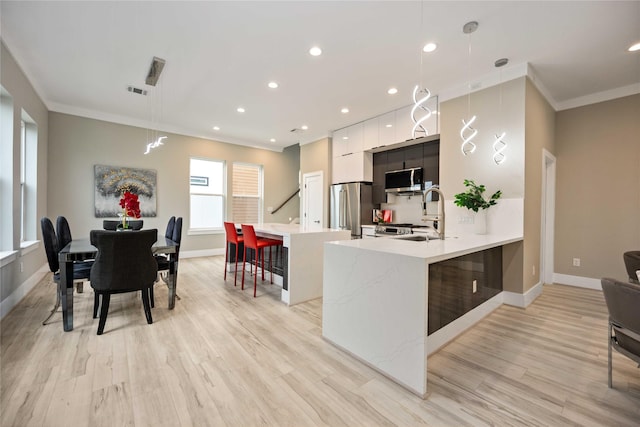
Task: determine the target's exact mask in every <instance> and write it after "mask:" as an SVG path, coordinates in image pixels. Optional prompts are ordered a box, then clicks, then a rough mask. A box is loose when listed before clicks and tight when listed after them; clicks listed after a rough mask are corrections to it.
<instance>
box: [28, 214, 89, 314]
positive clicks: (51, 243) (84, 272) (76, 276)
mask: <svg viewBox="0 0 640 427" xmlns="http://www.w3.org/2000/svg"><path fill="white" fill-rule="evenodd" d="M40 227H41V229H42V241H43V243H44V251H45V254H46V255H47V262H48V264H49V270H50V271H51V273H53V282H54V283H55V284H56V285H57V286H56V302H55V304H54V306H53V309H52V310H51V312H50V313H49V315H48V316H47V318H46V319H44V320H43V321H42V324H43V325H46V324H47V321H48V320H49V319H51V316H53V315H54V313H55V312H56V311H57V310H58V307H60V292H58V289H57V288H58V286H60V262H59V261H58V252H60V246H59V243H58V237H57V236H56V231H55V230H54V228H53V223H52V222H51V220H50V219H49V218H47V217H42V218H41V219H40ZM65 246H66V245H65ZM90 275H91V265H88V264H86V263H80V262H79V263H74V264H73V281H74V283H76V284H77V283H78V282H80V283H82V282H84V281H86V280H90Z"/></svg>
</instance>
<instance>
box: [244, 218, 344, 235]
mask: <svg viewBox="0 0 640 427" xmlns="http://www.w3.org/2000/svg"><path fill="white" fill-rule="evenodd" d="M235 225H236V228H238V229H240V227H241V224H235ZM251 225H253V228H254V230H256V232H257V233H268V234H273V235H275V236H283V237H284V236H291V235H292V234H313V233H337V232H341V231H344V230H336V229H333V228H313V227H311V228H305V227H304V226H302V224H280V223H275V222H267V223H263V224H251Z"/></svg>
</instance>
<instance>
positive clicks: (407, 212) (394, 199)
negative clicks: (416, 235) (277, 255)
mask: <svg viewBox="0 0 640 427" xmlns="http://www.w3.org/2000/svg"><path fill="white" fill-rule="evenodd" d="M387 201H388V203H381V205H380V206H381V208H382V209H391V210H392V211H393V222H394V223H396V224H399V223H408V224H426V225H432V224H431V221H427V222H426V223H424V222H422V196H421V195H420V194H416V195H415V196H397V195H393V194H388V195H387ZM427 212H429V214H430V215H431V214H434V215H435V214H437V213H438V202H427Z"/></svg>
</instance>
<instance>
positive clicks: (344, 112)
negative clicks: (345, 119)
mask: <svg viewBox="0 0 640 427" xmlns="http://www.w3.org/2000/svg"><path fill="white" fill-rule="evenodd" d="M340 112H341V113H342V114H347V113H348V112H349V109H348V108H347V107H344V108H343V109H342V110H340Z"/></svg>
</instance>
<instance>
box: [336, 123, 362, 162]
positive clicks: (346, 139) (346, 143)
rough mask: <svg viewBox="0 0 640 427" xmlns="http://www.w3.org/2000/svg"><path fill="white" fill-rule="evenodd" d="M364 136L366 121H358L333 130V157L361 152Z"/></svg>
mask: <svg viewBox="0 0 640 427" xmlns="http://www.w3.org/2000/svg"><path fill="white" fill-rule="evenodd" d="M363 138H364V123H357V124H355V125H353V126H349V127H346V128H342V129H338V130H337V131H335V132H333V137H332V141H333V157H340V156H344V155H346V154H352V153H359V152H361V151H362V146H363Z"/></svg>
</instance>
